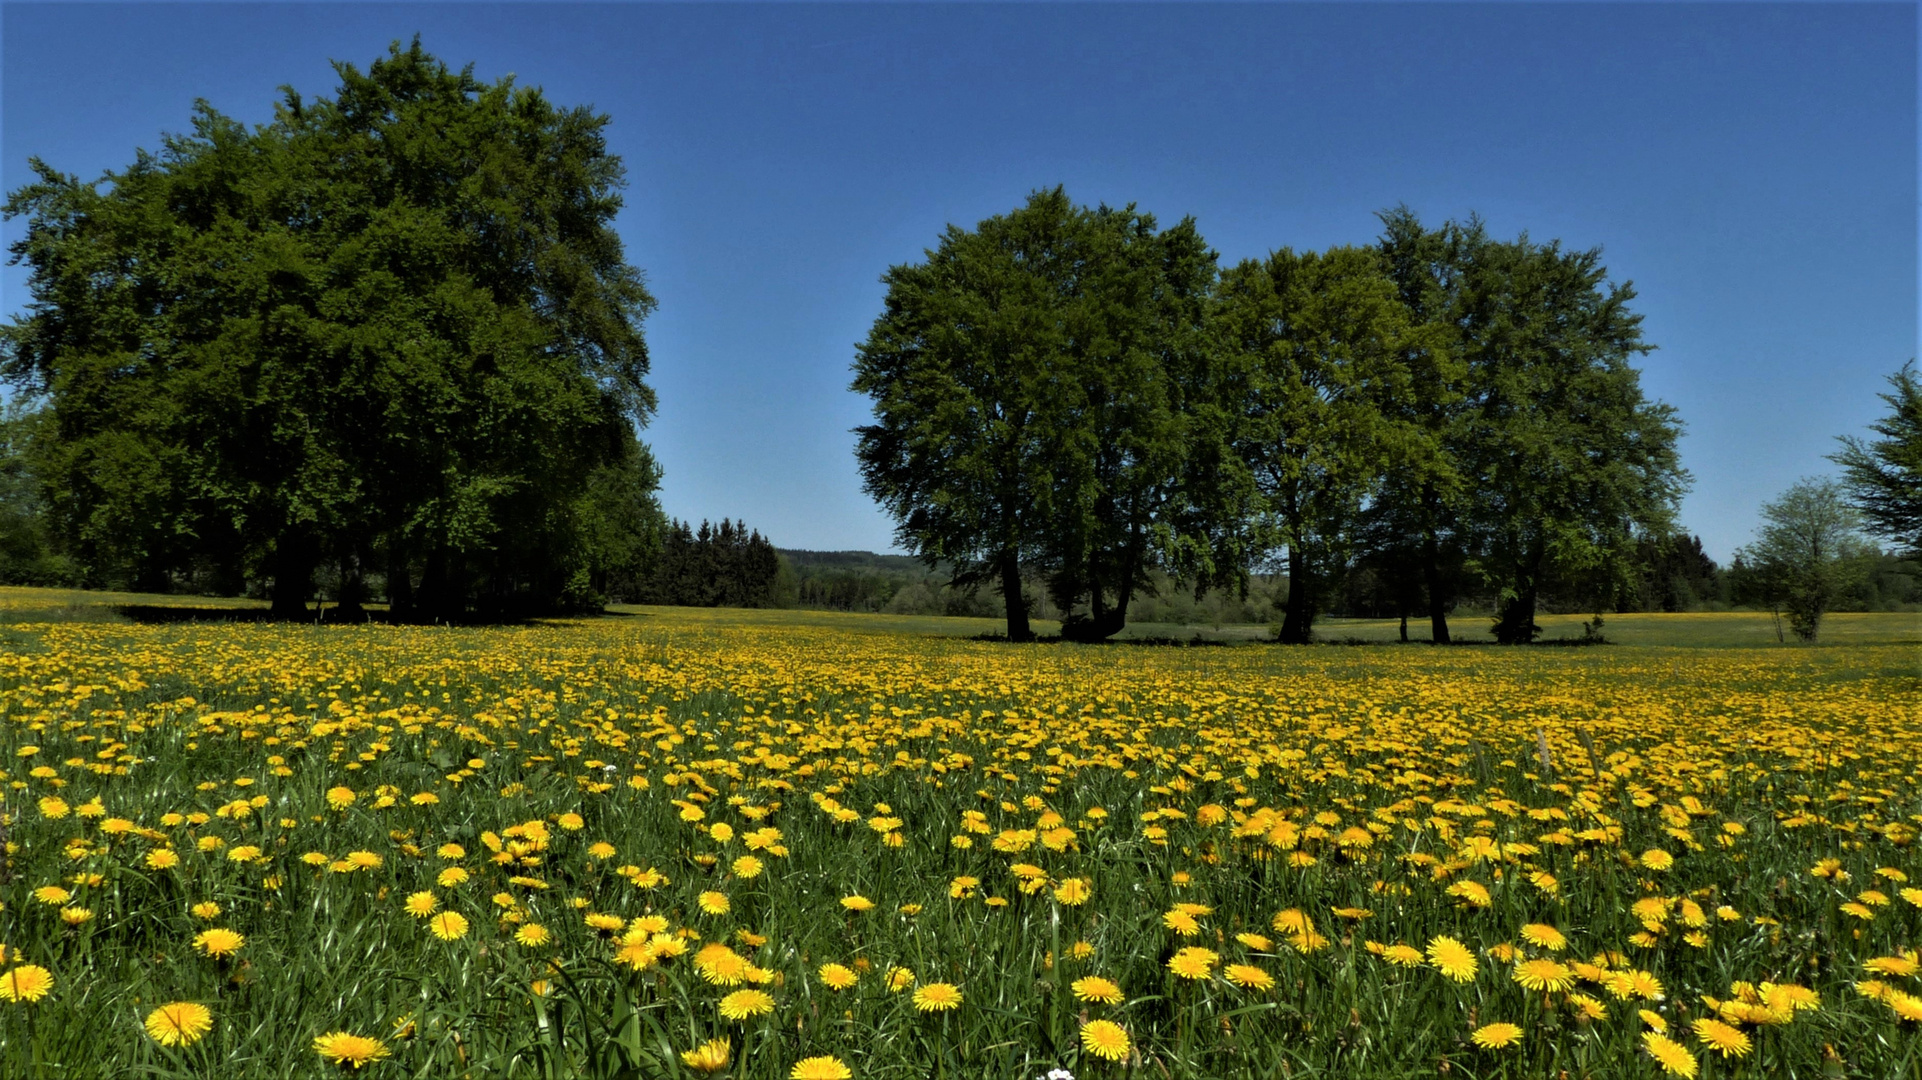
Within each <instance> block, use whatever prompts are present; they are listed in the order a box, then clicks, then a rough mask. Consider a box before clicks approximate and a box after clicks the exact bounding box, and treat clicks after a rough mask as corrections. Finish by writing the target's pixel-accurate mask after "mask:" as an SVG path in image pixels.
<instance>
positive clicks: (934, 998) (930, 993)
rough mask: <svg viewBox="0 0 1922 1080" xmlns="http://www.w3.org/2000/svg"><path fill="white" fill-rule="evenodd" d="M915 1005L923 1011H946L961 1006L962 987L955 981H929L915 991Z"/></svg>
mask: <svg viewBox="0 0 1922 1080" xmlns="http://www.w3.org/2000/svg"><path fill="white" fill-rule="evenodd" d="M914 1007H915V1008H916V1009H917V1010H919V1011H921V1012H946V1011H948V1010H949V1009H958V1008H960V1007H961V988H960V987H958V986H955V985H954V984H953V983H928V984H926V985H925V986H922V987H920V988H919V989H917V990H915V992H914Z"/></svg>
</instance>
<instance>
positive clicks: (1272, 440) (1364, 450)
mask: <svg viewBox="0 0 1922 1080" xmlns="http://www.w3.org/2000/svg"><path fill="white" fill-rule="evenodd" d="M1219 318H1220V326H1221V330H1222V333H1223V337H1224V338H1225V341H1224V344H1225V345H1226V347H1227V349H1228V351H1229V354H1230V355H1231V356H1232V357H1233V358H1234V363H1233V369H1234V372H1235V375H1234V378H1233V381H1232V384H1231V385H1232V386H1233V394H1234V399H1235V400H1236V401H1237V402H1238V403H1239V404H1240V424H1239V427H1238V430H1237V432H1236V445H1237V448H1238V449H1239V451H1240V453H1241V457H1242V460H1243V462H1244V463H1245V466H1246V468H1247V470H1248V473H1249V476H1250V477H1251V479H1252V480H1253V484H1254V488H1255V493H1256V497H1255V499H1254V505H1253V510H1254V522H1253V524H1254V528H1253V530H1252V532H1253V536H1254V537H1255V538H1256V542H1257V550H1258V551H1273V550H1280V551H1283V552H1285V555H1284V558H1285V560H1286V562H1285V565H1286V568H1287V573H1288V598H1287V601H1286V608H1285V612H1284V615H1283V619H1282V624H1281V628H1280V633H1279V636H1280V639H1281V640H1282V641H1283V642H1285V643H1296V644H1299V643H1305V642H1307V641H1309V640H1310V638H1311V636H1312V630H1313V625H1314V619H1315V616H1316V615H1317V614H1318V613H1319V611H1320V610H1321V608H1322V606H1323V604H1324V602H1325V598H1326V595H1327V591H1328V587H1329V585H1330V584H1331V583H1332V582H1333V581H1334V580H1335V579H1336V577H1337V576H1338V575H1339V574H1340V573H1341V572H1342V570H1343V569H1344V568H1345V567H1346V566H1347V565H1348V562H1349V560H1350V558H1351V556H1352V546H1353V542H1354V539H1355V535H1356V530H1357V528H1358V526H1359V523H1360V518H1361V513H1362V508H1363V506H1364V504H1365V503H1366V501H1367V500H1368V498H1369V496H1370V495H1371V494H1372V493H1373V492H1374V491H1375V490H1376V489H1377V487H1378V485H1379V483H1380V480H1381V478H1382V477H1383V475H1384V474H1386V473H1388V472H1389V471H1391V470H1392V469H1395V468H1397V467H1400V468H1410V469H1419V468H1424V467H1425V463H1424V461H1423V458H1424V455H1422V454H1421V453H1419V452H1418V450H1419V447H1420V442H1421V440H1420V435H1421V431H1420V428H1419V427H1418V426H1416V425H1412V424H1407V423H1402V422H1398V419H1399V418H1398V415H1397V414H1399V413H1401V412H1403V411H1404V410H1405V408H1406V406H1404V405H1403V399H1405V398H1406V397H1407V396H1408V395H1409V393H1410V392H1411V385H1410V373H1409V368H1408V366H1407V364H1405V363H1404V352H1405V350H1407V349H1408V348H1409V347H1410V346H1409V342H1408V338H1409V336H1410V325H1409V320H1408V317H1407V312H1406V310H1405V309H1404V308H1403V306H1402V305H1401V304H1400V303H1399V302H1398V301H1397V297H1396V293H1395V285H1394V282H1393V281H1392V280H1390V278H1389V277H1388V276H1387V274H1386V273H1384V272H1383V266H1382V260H1381V258H1380V255H1379V253H1378V252H1376V251H1374V250H1373V249H1370V248H1353V247H1338V248H1331V249H1329V250H1328V251H1326V252H1305V253H1301V254H1297V253H1295V252H1294V251H1292V250H1290V249H1287V248H1283V249H1281V250H1280V251H1277V252H1274V253H1273V254H1271V255H1270V256H1269V257H1268V258H1267V259H1266V260H1262V261H1255V260H1249V261H1247V262H1243V263H1241V264H1240V265H1238V266H1235V267H1233V268H1231V269H1230V270H1228V271H1227V272H1226V273H1225V274H1224V275H1223V276H1222V282H1221V307H1220V315H1219Z"/></svg>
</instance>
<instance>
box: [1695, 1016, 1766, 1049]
mask: <svg viewBox="0 0 1922 1080" xmlns="http://www.w3.org/2000/svg"><path fill="white" fill-rule="evenodd" d="M1689 1026H1690V1027H1692V1028H1694V1029H1695V1037H1696V1038H1698V1039H1700V1040H1702V1044H1703V1045H1705V1046H1707V1047H1708V1048H1709V1049H1711V1050H1714V1051H1715V1052H1716V1053H1718V1054H1720V1055H1722V1056H1723V1057H1725V1058H1728V1057H1746V1056H1747V1055H1748V1052H1749V1051H1750V1050H1752V1049H1754V1044H1753V1043H1751V1042H1749V1037H1748V1035H1746V1034H1744V1033H1743V1031H1742V1029H1741V1028H1738V1027H1732V1026H1730V1025H1728V1024H1724V1023H1723V1022H1721V1021H1720V1020H1710V1019H1708V1018H1707V1017H1702V1018H1701V1019H1698V1020H1695V1021H1693V1022H1692V1023H1691V1024H1690V1025H1689Z"/></svg>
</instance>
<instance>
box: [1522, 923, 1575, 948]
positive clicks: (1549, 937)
mask: <svg viewBox="0 0 1922 1080" xmlns="http://www.w3.org/2000/svg"><path fill="white" fill-rule="evenodd" d="M1522 940H1523V941H1526V942H1528V943H1529V944H1530V945H1533V946H1535V947H1536V948H1539V949H1547V950H1548V951H1549V952H1561V951H1562V950H1563V949H1565V948H1567V947H1568V938H1567V937H1565V936H1564V935H1563V934H1562V932H1561V931H1560V930H1557V929H1555V928H1554V927H1552V926H1550V925H1548V924H1547V923H1529V924H1528V925H1526V926H1524V927H1522Z"/></svg>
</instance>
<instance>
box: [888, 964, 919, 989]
mask: <svg viewBox="0 0 1922 1080" xmlns="http://www.w3.org/2000/svg"><path fill="white" fill-rule="evenodd" d="M913 985H914V972H913V971H911V970H909V969H908V968H904V967H898V968H893V969H891V970H889V972H888V990H889V992H891V993H896V994H898V993H900V992H901V991H903V990H906V989H907V988H908V987H910V986H913Z"/></svg>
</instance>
